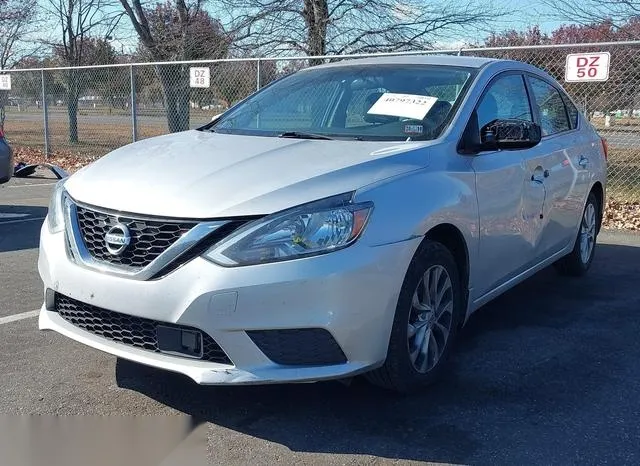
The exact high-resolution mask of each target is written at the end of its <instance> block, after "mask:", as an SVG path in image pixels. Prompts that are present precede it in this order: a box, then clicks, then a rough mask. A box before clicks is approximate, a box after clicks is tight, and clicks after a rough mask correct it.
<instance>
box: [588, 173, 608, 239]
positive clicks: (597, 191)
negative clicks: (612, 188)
mask: <svg viewBox="0 0 640 466" xmlns="http://www.w3.org/2000/svg"><path fill="white" fill-rule="evenodd" d="M590 193H593V194H594V195H595V196H596V199H597V200H598V230H597V231H598V232H600V228H601V227H602V219H603V216H604V201H605V199H604V187H603V186H602V183H600V181H596V182H595V183H593V186H592V187H591V191H590Z"/></svg>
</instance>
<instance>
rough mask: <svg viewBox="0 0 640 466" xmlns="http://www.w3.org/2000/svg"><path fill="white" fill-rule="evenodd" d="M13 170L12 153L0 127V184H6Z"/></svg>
mask: <svg viewBox="0 0 640 466" xmlns="http://www.w3.org/2000/svg"><path fill="white" fill-rule="evenodd" d="M13 168H14V167H13V151H12V150H11V147H10V146H9V142H8V141H7V140H6V139H5V137H4V131H3V130H2V127H1V126H0V184H2V183H6V182H7V181H9V180H10V179H11V177H12V176H13Z"/></svg>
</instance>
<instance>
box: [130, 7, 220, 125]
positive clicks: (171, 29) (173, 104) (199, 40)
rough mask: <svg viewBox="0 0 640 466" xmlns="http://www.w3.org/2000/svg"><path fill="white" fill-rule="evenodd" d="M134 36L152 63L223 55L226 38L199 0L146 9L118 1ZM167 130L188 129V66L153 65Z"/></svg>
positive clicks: (211, 57) (213, 57)
mask: <svg viewBox="0 0 640 466" xmlns="http://www.w3.org/2000/svg"><path fill="white" fill-rule="evenodd" d="M120 3H121V4H122V7H123V8H124V11H125V13H126V14H127V16H128V17H129V19H130V20H131V24H132V25H133V28H134V29H135V31H136V33H137V34H138V38H139V40H140V44H141V45H142V54H143V56H144V57H145V58H147V59H150V60H152V61H155V62H159V61H169V60H172V61H180V60H199V59H215V58H221V57H224V56H226V54H227V50H228V47H229V37H228V36H227V35H226V34H225V33H224V31H223V29H222V26H221V24H220V23H219V22H218V21H216V20H214V19H213V18H212V17H211V16H210V15H209V14H208V13H207V12H206V11H204V10H203V9H202V4H203V0H191V1H188V0H167V1H166V2H165V3H162V4H156V5H155V7H153V8H147V7H145V5H143V3H142V2H141V0H120ZM156 75H157V76H158V79H159V80H160V84H161V86H162V92H163V97H164V103H165V108H166V111H167V124H168V127H169V131H171V132H177V131H184V130H186V129H189V96H190V88H189V67H188V66H185V65H180V64H175V65H159V66H156Z"/></svg>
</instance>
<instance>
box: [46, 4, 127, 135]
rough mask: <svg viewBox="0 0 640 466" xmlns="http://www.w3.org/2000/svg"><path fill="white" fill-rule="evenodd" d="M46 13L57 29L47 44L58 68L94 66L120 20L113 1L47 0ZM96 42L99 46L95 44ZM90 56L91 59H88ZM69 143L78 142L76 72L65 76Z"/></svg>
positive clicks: (78, 92) (78, 75)
mask: <svg viewBox="0 0 640 466" xmlns="http://www.w3.org/2000/svg"><path fill="white" fill-rule="evenodd" d="M47 2H48V10H49V12H50V13H51V15H52V16H53V18H54V20H55V22H56V23H57V26H58V32H59V33H60V34H61V36H60V39H58V40H55V41H53V42H50V43H49V45H52V46H53V47H54V51H55V54H56V56H57V57H58V59H59V60H60V62H61V64H62V65H64V66H80V65H88V64H96V63H95V60H96V58H95V57H96V56H97V57H98V59H99V57H101V56H106V55H105V54H100V53H98V54H96V53H94V52H95V49H96V47H97V48H100V47H102V48H104V47H107V46H108V44H107V42H106V38H107V37H110V36H111V34H112V33H113V31H114V30H115V28H116V27H117V25H118V22H119V19H120V17H121V16H122V15H121V14H117V13H114V12H113V2H112V0H47ZM96 41H98V42H96ZM89 56H92V59H88V57H89ZM65 81H66V88H67V113H68V116H69V142H71V143H77V142H78V99H79V98H80V91H81V82H80V73H79V72H78V70H74V69H71V70H67V71H66V72H65Z"/></svg>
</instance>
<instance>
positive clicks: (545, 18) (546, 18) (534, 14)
mask: <svg viewBox="0 0 640 466" xmlns="http://www.w3.org/2000/svg"><path fill="white" fill-rule="evenodd" d="M40 1H41V2H42V5H44V4H46V2H47V1H48V0H40ZM152 1H154V0H149V2H150V3H151V2H152ZM158 1H161V0H158ZM399 1H402V0H399ZM424 1H427V2H428V1H430V0H424ZM444 1H447V0H444ZM452 1H455V0H452ZM477 1H479V2H482V1H483V0H477ZM486 4H487V5H489V4H491V6H492V7H495V8H496V9H497V10H499V11H500V10H501V11H505V12H508V14H506V15H505V16H504V17H502V18H501V19H499V20H498V21H497V22H496V23H495V24H494V25H493V26H492V29H493V30H495V31H496V32H501V31H505V30H509V29H516V30H524V29H526V28H527V27H529V26H535V25H539V26H540V28H541V29H542V31H543V32H551V31H553V30H554V29H556V28H557V27H559V26H560V25H562V24H567V23H570V21H566V20H558V19H556V18H554V17H553V13H554V11H553V9H552V8H550V7H548V6H546V5H545V4H544V0H486ZM210 13H211V14H212V16H214V17H217V16H219V15H217V14H216V12H215V11H213V10H210ZM121 25H122V26H124V27H123V28H120V33H119V37H115V38H114V40H112V41H111V43H112V45H113V46H114V47H115V48H116V50H118V51H119V52H128V51H131V49H132V48H135V46H136V44H137V37H136V35H135V32H134V31H133V30H132V28H131V27H130V22H129V19H128V18H127V17H126V16H125V17H124V18H122V23H121ZM489 32H490V31H470V32H469V33H468V34H464V33H457V34H449V35H448V36H446V37H442V38H440V39H439V40H438V41H437V43H436V45H437V47H438V48H443V49H444V48H446V49H450V48H459V47H462V46H464V45H465V44H469V43H472V44H479V43H482V42H483V40H484V39H485V38H486V37H487V36H488V35H489ZM51 33H53V34H56V33H55V32H54V31H53V30H51Z"/></svg>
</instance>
